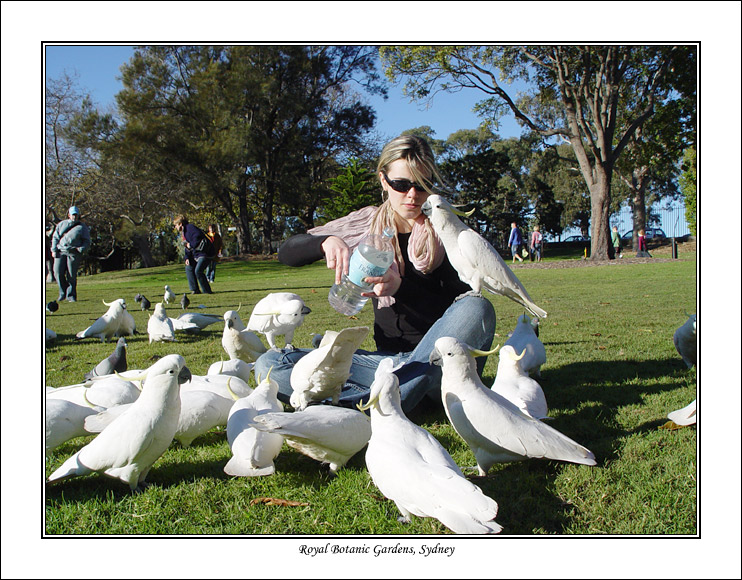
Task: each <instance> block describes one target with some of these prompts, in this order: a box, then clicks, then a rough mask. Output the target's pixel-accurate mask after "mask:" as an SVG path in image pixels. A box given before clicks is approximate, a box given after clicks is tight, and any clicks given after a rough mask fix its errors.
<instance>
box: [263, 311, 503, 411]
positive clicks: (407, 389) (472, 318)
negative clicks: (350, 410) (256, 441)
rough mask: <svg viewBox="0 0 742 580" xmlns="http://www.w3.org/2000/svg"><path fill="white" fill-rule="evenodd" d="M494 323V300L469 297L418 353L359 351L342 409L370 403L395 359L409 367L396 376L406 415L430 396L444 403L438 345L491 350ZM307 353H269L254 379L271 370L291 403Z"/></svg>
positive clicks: (281, 394)
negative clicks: (384, 367) (294, 379)
mask: <svg viewBox="0 0 742 580" xmlns="http://www.w3.org/2000/svg"><path fill="white" fill-rule="evenodd" d="M495 322H496V317H495V309H494V308H493V307H492V303H491V302H490V301H489V300H487V299H486V298H483V297H481V296H465V297H463V298H461V299H460V300H457V301H456V302H454V303H453V304H452V305H451V306H449V307H448V310H446V312H445V313H444V314H443V316H441V318H440V319H439V320H438V321H437V322H436V323H435V324H433V326H432V327H431V328H430V330H428V332H427V333H426V334H425V336H423V338H422V340H421V341H420V343H419V344H418V345H417V346H416V347H415V349H414V350H413V351H411V352H402V353H389V352H380V351H379V352H370V351H364V350H358V351H356V353H355V354H354V355H353V363H352V364H351V367H350V378H349V379H348V380H347V381H346V383H345V385H343V387H342V391H341V394H340V405H341V406H343V407H355V405H356V404H357V403H358V402H359V401H360V400H361V399H363V400H368V395H369V390H370V388H371V383H373V381H374V374H375V373H376V368H377V367H378V365H379V362H381V360H382V359H384V358H387V357H393V358H394V363H395V366H397V365H399V364H401V363H404V364H403V366H402V367H401V368H399V369H397V370H396V371H395V374H396V375H397V376H398V377H399V389H400V394H401V397H402V409H403V410H404V411H405V412H409V411H410V410H412V409H413V408H414V407H415V406H416V405H417V404H418V403H419V402H420V401H421V400H422V399H423V397H425V396H426V395H428V396H431V397H432V398H434V399H438V400H440V388H441V367H439V366H436V365H431V364H430V363H429V362H428V361H429V358H430V353H431V352H432V351H433V347H434V346H435V341H436V340H438V339H439V338H441V337H443V336H452V337H455V338H458V339H459V340H460V341H462V342H465V343H466V344H468V345H469V346H471V347H473V348H477V349H480V350H489V349H490V347H491V345H492V339H493V338H494V335H495ZM308 352H310V351H309V350H308V349H296V350H294V351H285V350H281V351H275V350H269V351H268V352H266V353H265V354H263V355H261V356H260V358H258V360H257V361H255V369H254V372H255V376H256V377H257V376H258V375H259V376H261V377H265V376H266V375H267V374H268V370H269V369H270V368H271V367H272V368H273V370H272V371H271V378H274V379H275V380H276V382H278V389H279V392H278V398H279V400H281V401H282V402H284V403H287V404H288V403H289V397H290V396H291V393H292V388H291V383H290V378H291V371H292V370H293V368H294V365H295V364H296V362H297V361H298V360H299V359H301V358H302V357H303V356H304V355H305V354H307V353H308ZM485 362H486V357H478V358H477V370H478V372H479V374H480V376H481V374H482V371H483V369H484V364H485Z"/></svg>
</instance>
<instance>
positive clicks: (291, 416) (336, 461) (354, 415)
mask: <svg viewBox="0 0 742 580" xmlns="http://www.w3.org/2000/svg"><path fill="white" fill-rule="evenodd" d="M252 426H253V427H254V428H255V429H257V430H259V431H265V432H266V433H275V434H277V435H282V436H283V438H284V439H285V440H286V444H287V445H288V446H289V447H291V448H293V449H296V450H297V451H299V452H300V453H302V454H304V455H306V456H308V457H311V458H312V459H314V460H316V461H319V462H320V463H329V465H330V473H332V474H333V475H335V474H337V471H338V469H340V468H341V467H343V466H344V465H345V464H346V463H348V461H349V460H350V458H351V457H353V456H354V455H355V454H356V453H358V452H359V451H360V450H361V449H363V448H364V447H365V446H366V444H367V443H368V440H369V439H370V437H371V422H370V420H369V418H368V417H367V416H366V414H365V413H361V412H360V411H356V410H355V409H346V408H344V407H335V406H333V405H311V406H309V407H307V408H306V409H304V410H303V411H301V412H296V411H295V412H291V413H289V412H280V413H266V414H264V415H258V416H257V417H255V418H254V420H253V423H252Z"/></svg>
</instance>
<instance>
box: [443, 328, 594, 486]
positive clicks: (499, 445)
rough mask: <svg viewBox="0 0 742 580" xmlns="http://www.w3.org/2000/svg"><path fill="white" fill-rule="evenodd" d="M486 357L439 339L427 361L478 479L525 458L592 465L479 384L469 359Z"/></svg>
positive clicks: (586, 454) (582, 451)
mask: <svg viewBox="0 0 742 580" xmlns="http://www.w3.org/2000/svg"><path fill="white" fill-rule="evenodd" d="M484 354H490V353H485V352H482V351H478V350H476V349H472V348H471V347H470V346H469V345H467V344H465V343H463V342H460V341H459V340H457V339H455V338H452V337H449V336H445V337H442V338H439V339H438V340H436V341H435V347H434V348H433V351H432V352H431V353H430V363H431V364H436V365H439V366H441V367H443V378H442V380H441V398H442V400H443V407H444V409H445V411H446V415H447V416H448V419H449V421H450V422H451V425H452V426H453V428H454V430H455V431H456V432H457V433H458V434H459V436H460V437H461V438H462V439H463V440H464V441H466V443H467V444H468V445H469V448H470V449H471V450H472V452H473V453H474V457H476V459H477V467H478V468H479V475H481V476H485V475H487V471H488V470H489V468H490V467H492V466H493V465H494V464H495V463H501V462H508V461H519V460H523V459H528V458H541V459H555V460H557V461H570V462H572V463H582V464H584V465H596V462H595V456H594V455H593V453H592V451H590V450H589V449H586V448H585V447H583V446H582V445H580V444H578V443H576V442H575V441H573V440H572V439H570V438H569V437H567V436H566V435H563V434H562V433H560V432H559V431H557V430H556V429H554V428H553V427H550V426H549V425H546V424H544V423H542V422H541V421H539V420H538V419H534V418H533V417H529V416H528V415H526V414H525V413H522V412H521V410H520V409H518V407H516V406H515V405H514V404H513V403H511V402H510V401H508V400H507V399H506V398H505V397H503V396H502V395H499V394H498V393H496V392H494V391H492V390H491V389H488V388H487V387H486V386H484V383H482V381H481V379H480V378H479V376H478V375H477V368H476V363H475V361H474V356H475V355H476V356H479V355H484Z"/></svg>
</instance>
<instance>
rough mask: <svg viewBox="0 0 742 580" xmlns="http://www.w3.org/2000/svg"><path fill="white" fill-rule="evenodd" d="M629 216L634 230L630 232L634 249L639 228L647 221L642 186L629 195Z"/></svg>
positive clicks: (636, 247) (641, 228)
mask: <svg viewBox="0 0 742 580" xmlns="http://www.w3.org/2000/svg"><path fill="white" fill-rule="evenodd" d="M631 218H632V224H633V227H634V230H633V232H632V234H631V243H632V247H633V248H634V249H638V248H639V246H638V245H637V237H638V235H639V230H643V229H644V227H645V225H646V223H647V204H646V200H645V194H644V188H643V187H639V188H638V189H636V190H635V191H634V192H632V196H631Z"/></svg>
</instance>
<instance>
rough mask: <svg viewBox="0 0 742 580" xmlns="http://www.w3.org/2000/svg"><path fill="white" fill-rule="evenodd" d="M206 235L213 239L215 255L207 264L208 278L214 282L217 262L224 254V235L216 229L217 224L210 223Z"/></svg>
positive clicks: (210, 281)
mask: <svg viewBox="0 0 742 580" xmlns="http://www.w3.org/2000/svg"><path fill="white" fill-rule="evenodd" d="M206 237H207V238H209V240H211V244H212V245H213V246H214V257H213V258H212V259H211V261H210V262H209V265H208V266H206V279H207V280H208V281H209V283H211V284H213V283H214V277H215V276H216V263H217V262H218V261H219V258H220V257H221V255H222V237H221V236H220V235H219V232H217V231H216V224H209V231H208V232H206Z"/></svg>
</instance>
